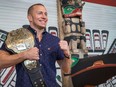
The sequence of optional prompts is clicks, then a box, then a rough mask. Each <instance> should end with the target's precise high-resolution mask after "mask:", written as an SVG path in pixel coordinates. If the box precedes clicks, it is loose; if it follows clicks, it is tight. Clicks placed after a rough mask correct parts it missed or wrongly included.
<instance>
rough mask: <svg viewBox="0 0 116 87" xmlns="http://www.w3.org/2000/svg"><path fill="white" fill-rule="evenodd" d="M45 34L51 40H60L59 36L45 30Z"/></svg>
mask: <svg viewBox="0 0 116 87" xmlns="http://www.w3.org/2000/svg"><path fill="white" fill-rule="evenodd" d="M46 36H47V38H49V39H52V41H53V40H55V41H56V40H57V41H59V40H60V38H59V37H57V36H54V35H52V34H50V33H48V32H46Z"/></svg>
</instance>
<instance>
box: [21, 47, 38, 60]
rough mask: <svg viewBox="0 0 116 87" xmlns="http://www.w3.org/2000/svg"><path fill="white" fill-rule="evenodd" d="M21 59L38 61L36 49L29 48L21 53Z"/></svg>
mask: <svg viewBox="0 0 116 87" xmlns="http://www.w3.org/2000/svg"><path fill="white" fill-rule="evenodd" d="M23 58H25V59H28V60H38V59H39V49H38V48H37V47H33V48H30V49H29V50H26V51H24V52H23Z"/></svg>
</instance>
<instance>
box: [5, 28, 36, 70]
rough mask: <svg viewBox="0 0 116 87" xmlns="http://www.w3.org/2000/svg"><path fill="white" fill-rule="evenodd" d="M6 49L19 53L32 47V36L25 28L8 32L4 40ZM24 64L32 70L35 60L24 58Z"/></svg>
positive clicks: (34, 66)
mask: <svg viewBox="0 0 116 87" xmlns="http://www.w3.org/2000/svg"><path fill="white" fill-rule="evenodd" d="M5 43H6V46H7V48H8V50H10V51H13V52H15V53H20V52H23V51H25V50H28V49H29V48H32V47H34V44H35V43H34V36H33V34H32V33H31V32H30V31H29V30H28V29H26V28H19V29H16V30H13V31H11V32H9V33H8V36H7V39H6V41H5ZM24 65H25V67H26V68H27V69H29V70H32V69H33V68H36V67H37V62H36V60H25V61H24Z"/></svg>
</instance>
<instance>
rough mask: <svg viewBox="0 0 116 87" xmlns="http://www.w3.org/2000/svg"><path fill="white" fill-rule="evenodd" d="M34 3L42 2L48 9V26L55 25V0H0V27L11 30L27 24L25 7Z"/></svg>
mask: <svg viewBox="0 0 116 87" xmlns="http://www.w3.org/2000/svg"><path fill="white" fill-rule="evenodd" d="M34 3H42V4H44V5H45V6H46V8H47V10H48V18H49V21H48V25H47V27H48V26H55V27H57V8H56V1H55V0H49V1H48V0H0V29H3V30H6V31H11V30H13V29H17V28H20V27H22V25H24V24H29V23H28V20H27V16H26V15H27V9H28V7H29V6H30V5H32V4H34Z"/></svg>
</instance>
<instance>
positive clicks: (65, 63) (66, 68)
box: [57, 41, 72, 74]
mask: <svg viewBox="0 0 116 87" xmlns="http://www.w3.org/2000/svg"><path fill="white" fill-rule="evenodd" d="M59 45H60V48H61V49H62V50H63V52H64V56H65V58H64V59H63V60H58V61H57V62H58V64H59V65H60V67H61V69H62V70H63V72H64V73H65V74H69V73H70V72H71V64H72V60H71V55H70V51H69V46H68V43H67V41H60V43H59Z"/></svg>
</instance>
